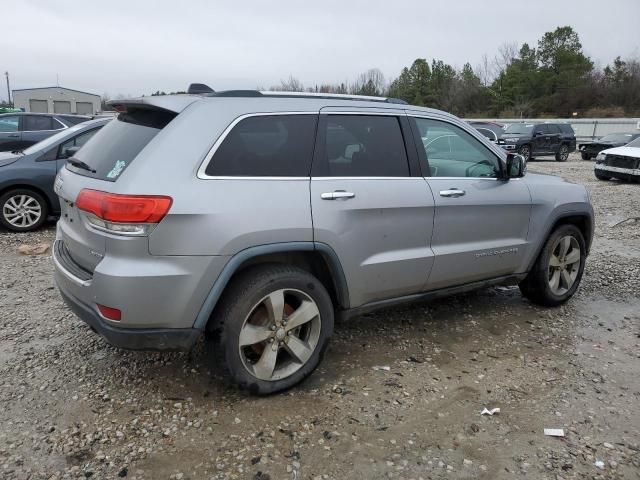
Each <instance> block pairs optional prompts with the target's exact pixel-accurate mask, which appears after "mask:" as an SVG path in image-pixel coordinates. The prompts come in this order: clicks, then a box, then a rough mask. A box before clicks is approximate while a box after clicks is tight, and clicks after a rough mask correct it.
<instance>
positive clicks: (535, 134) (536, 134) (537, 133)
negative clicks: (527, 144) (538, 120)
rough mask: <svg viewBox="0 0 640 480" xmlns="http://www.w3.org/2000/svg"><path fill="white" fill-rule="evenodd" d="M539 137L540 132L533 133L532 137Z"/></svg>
mask: <svg viewBox="0 0 640 480" xmlns="http://www.w3.org/2000/svg"><path fill="white" fill-rule="evenodd" d="M540 135H542V132H541V131H540V130H538V131H537V132H534V134H533V136H534V137H539V136H540Z"/></svg>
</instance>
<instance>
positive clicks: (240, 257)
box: [193, 242, 349, 330]
mask: <svg viewBox="0 0 640 480" xmlns="http://www.w3.org/2000/svg"><path fill="white" fill-rule="evenodd" d="M286 252H319V253H320V254H321V255H322V256H323V258H324V259H325V261H326V262H327V264H328V266H329V269H330V273H331V276H332V278H333V281H334V284H335V287H336V294H337V296H338V302H339V303H340V305H342V306H343V307H345V308H349V290H348V287H347V281H346V277H345V275H344V270H343V269H342V264H341V263H340V259H339V258H338V255H337V254H336V252H335V251H334V250H333V248H331V247H330V246H329V245H327V244H325V243H320V242H283V243H271V244H267V245H258V246H255V247H249V248H246V249H244V250H241V251H240V252H238V253H236V254H235V255H233V256H232V257H231V259H230V260H229V261H228V262H227V263H226V265H225V266H224V267H223V269H222V271H221V272H220V275H218V278H217V279H216V281H215V282H214V284H213V286H212V287H211V290H210V291H209V293H208V294H207V297H206V299H205V300H204V303H203V304H202V307H200V311H199V312H198V316H197V317H196V320H195V322H194V324H193V328H195V329H198V330H204V328H205V327H206V325H207V322H208V321H209V318H210V317H211V313H212V312H213V310H214V308H215V306H216V304H217V303H218V300H220V297H221V296H222V292H224V290H225V288H226V287H227V285H228V284H229V281H230V280H231V277H233V275H234V274H235V273H236V271H238V269H239V268H240V267H241V266H242V265H243V264H244V263H246V262H247V261H248V260H251V259H252V258H255V257H258V256H262V255H267V254H271V253H286Z"/></svg>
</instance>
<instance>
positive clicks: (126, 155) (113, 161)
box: [66, 109, 177, 182]
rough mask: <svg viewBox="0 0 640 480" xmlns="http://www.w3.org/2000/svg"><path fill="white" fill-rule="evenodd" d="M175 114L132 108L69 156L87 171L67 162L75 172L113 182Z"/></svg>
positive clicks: (68, 166) (69, 167)
mask: <svg viewBox="0 0 640 480" xmlns="http://www.w3.org/2000/svg"><path fill="white" fill-rule="evenodd" d="M176 115H177V114H176V113H174V112H170V111H168V110H159V109H135V110H130V111H127V112H123V113H120V114H119V115H118V117H117V118H116V119H114V120H112V121H110V122H109V123H107V124H106V125H105V126H104V127H102V128H101V129H100V131H99V132H97V133H96V134H95V135H94V136H93V137H92V138H91V141H90V142H88V143H87V144H86V145H85V146H83V147H82V149H80V150H79V151H78V153H76V155H75V156H74V157H73V158H75V159H77V160H80V161H82V162H84V163H86V164H87V165H88V166H89V167H90V168H91V170H93V171H89V170H87V169H84V168H80V167H78V166H77V165H76V166H74V165H72V164H71V163H67V166H66V168H67V169H69V170H71V171H72V172H74V173H77V174H78V175H84V176H87V177H92V178H99V179H100V180H107V181H110V182H115V181H116V180H117V179H118V177H120V175H121V174H122V172H123V171H124V170H125V169H126V168H127V167H128V166H129V165H131V163H133V161H134V160H135V159H136V157H137V156H138V154H139V153H140V152H141V151H142V149H143V148H144V147H146V146H147V145H148V144H149V142H150V141H151V140H152V139H153V137H155V136H156V135H157V134H158V132H160V130H162V129H163V128H164V127H165V126H166V125H167V124H168V123H169V122H170V121H171V120H173V119H174V118H175V117H176Z"/></svg>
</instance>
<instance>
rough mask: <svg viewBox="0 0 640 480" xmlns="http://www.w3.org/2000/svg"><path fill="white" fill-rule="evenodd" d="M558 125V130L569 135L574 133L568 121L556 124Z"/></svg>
mask: <svg viewBox="0 0 640 480" xmlns="http://www.w3.org/2000/svg"><path fill="white" fill-rule="evenodd" d="M558 127H560V131H561V132H562V133H567V134H569V135H575V132H574V131H573V127H572V126H571V125H569V124H568V123H561V124H559V125H558Z"/></svg>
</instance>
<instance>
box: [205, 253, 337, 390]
mask: <svg viewBox="0 0 640 480" xmlns="http://www.w3.org/2000/svg"><path fill="white" fill-rule="evenodd" d="M333 316H334V312H333V305H332V302H331V297H330V296H329V294H328V292H327V290H326V289H325V288H324V286H323V285H322V283H320V281H319V280H318V279H317V278H315V277H314V276H313V275H311V274H310V273H308V272H306V271H305V270H302V269H299V268H297V267H293V266H288V265H275V264H274V265H261V266H256V267H252V268H249V269H247V270H246V271H244V272H242V273H240V274H239V275H238V276H237V277H236V278H235V279H234V280H233V281H232V283H231V284H230V285H229V287H228V288H227V290H226V291H225V294H224V295H223V297H222V299H221V300H220V304H219V305H218V307H216V311H215V314H214V318H213V319H212V321H211V322H210V324H211V325H210V327H209V328H208V330H209V333H210V334H212V335H211V336H212V337H213V339H214V342H215V345H214V347H213V348H214V354H215V357H216V361H217V362H218V364H219V365H221V366H222V369H223V375H224V376H225V377H226V379H227V380H230V381H231V382H232V383H235V384H236V385H237V386H238V387H239V388H240V389H243V390H248V391H249V392H250V393H253V394H257V395H268V394H271V393H275V392H279V391H282V390H286V389H288V388H291V387H293V386H294V385H296V384H297V383H299V382H301V381H302V380H303V379H304V378H306V377H307V376H308V375H310V374H311V373H312V372H313V371H314V370H315V368H316V367H317V366H318V364H319V363H320V361H321V360H322V357H323V355H324V352H325V350H326V348H327V346H328V344H329V338H330V337H331V334H332V333H333Z"/></svg>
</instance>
